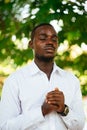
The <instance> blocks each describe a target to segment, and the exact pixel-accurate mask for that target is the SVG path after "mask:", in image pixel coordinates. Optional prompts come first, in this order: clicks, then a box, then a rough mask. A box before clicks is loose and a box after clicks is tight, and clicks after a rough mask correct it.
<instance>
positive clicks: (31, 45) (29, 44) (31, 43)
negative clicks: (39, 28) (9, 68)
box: [28, 41, 33, 49]
mask: <svg viewBox="0 0 87 130" xmlns="http://www.w3.org/2000/svg"><path fill="white" fill-rule="evenodd" d="M28 47H30V48H31V49H33V42H32V41H29V43H28Z"/></svg>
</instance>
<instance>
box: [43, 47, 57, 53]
mask: <svg viewBox="0 0 87 130" xmlns="http://www.w3.org/2000/svg"><path fill="white" fill-rule="evenodd" d="M44 49H45V50H46V51H50V52H54V51H55V48H54V47H53V46H46V47H45V48H44Z"/></svg>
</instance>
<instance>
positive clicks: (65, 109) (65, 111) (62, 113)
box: [59, 104, 69, 116]
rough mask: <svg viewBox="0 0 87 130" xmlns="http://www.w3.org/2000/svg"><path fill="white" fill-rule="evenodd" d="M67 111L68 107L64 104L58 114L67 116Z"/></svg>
mask: <svg viewBox="0 0 87 130" xmlns="http://www.w3.org/2000/svg"><path fill="white" fill-rule="evenodd" d="M68 113H69V107H68V106H67V105H66V104H65V107H64V110H63V112H60V113H59V114H60V115H61V116H67V115H68Z"/></svg>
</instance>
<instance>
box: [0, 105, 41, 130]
mask: <svg viewBox="0 0 87 130" xmlns="http://www.w3.org/2000/svg"><path fill="white" fill-rule="evenodd" d="M41 121H44V117H43V115H42V111H41V108H40V107H38V108H35V109H32V110H30V111H27V112H25V113H23V114H21V115H19V116H17V117H13V118H9V119H7V120H6V119H5V120H1V117H0V128H1V130H20V129H21V130H25V129H26V128H32V127H35V125H37V124H38V123H39V122H41Z"/></svg>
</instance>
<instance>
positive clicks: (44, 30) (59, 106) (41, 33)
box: [29, 25, 65, 116]
mask: <svg viewBox="0 0 87 130" xmlns="http://www.w3.org/2000/svg"><path fill="white" fill-rule="evenodd" d="M57 41H58V37H57V34H56V32H55V30H54V28H53V27H51V26H49V25H44V26H41V27H38V28H37V29H36V31H35V35H34V37H33V40H31V41H30V42H29V46H30V47H31V48H32V49H33V50H34V54H35V58H34V61H35V63H36V64H37V66H38V67H39V69H40V70H42V71H43V72H44V73H45V74H46V75H47V77H48V80H50V76H51V72H52V70H53V63H54V62H53V59H54V57H55V54H56V52H57V48H58V43H57ZM64 108H65V105H64V94H63V92H61V91H60V90H58V88H55V90H53V91H50V92H48V93H47V96H46V99H45V101H44V103H43V104H42V113H43V115H44V116H45V115H47V114H49V113H51V112H53V111H56V112H58V113H62V112H63V111H64Z"/></svg>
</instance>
